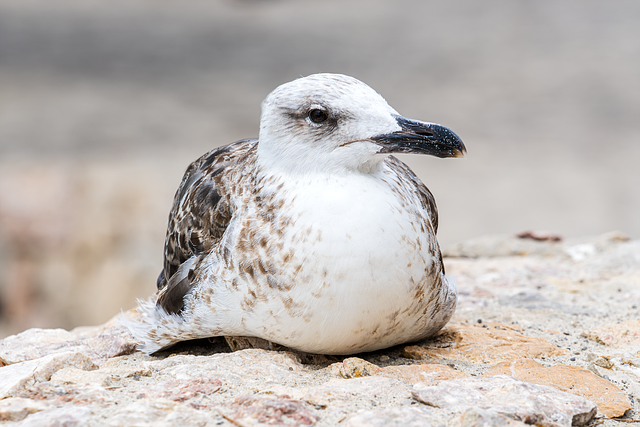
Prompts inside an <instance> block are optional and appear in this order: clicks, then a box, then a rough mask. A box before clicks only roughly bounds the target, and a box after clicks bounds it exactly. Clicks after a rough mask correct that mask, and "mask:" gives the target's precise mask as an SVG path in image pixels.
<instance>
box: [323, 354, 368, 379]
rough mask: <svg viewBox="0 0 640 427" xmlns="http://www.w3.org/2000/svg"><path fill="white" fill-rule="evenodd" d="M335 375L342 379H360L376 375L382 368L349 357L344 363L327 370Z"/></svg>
mask: <svg viewBox="0 0 640 427" xmlns="http://www.w3.org/2000/svg"><path fill="white" fill-rule="evenodd" d="M327 369H328V370H329V371H330V372H331V373H333V374H334V375H338V376H341V377H342V378H360V377H368V376H370V375H375V374H377V373H379V372H380V367H379V366H376V365H374V364H373V363H370V362H367V361H366V360H362V359H360V358H359V357H349V358H347V359H344V360H343V361H342V362H338V363H334V364H332V365H330V366H329V367H328V368H327Z"/></svg>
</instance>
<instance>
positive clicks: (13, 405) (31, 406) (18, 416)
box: [0, 397, 50, 421]
mask: <svg viewBox="0 0 640 427" xmlns="http://www.w3.org/2000/svg"><path fill="white" fill-rule="evenodd" d="M49 406H50V405H49V404H48V403H46V402H41V401H38V400H32V399H24V398H21V397H10V398H8V399H4V400H0V421H20V420H23V419H25V418H26V417H27V415H29V414H34V413H36V412H40V411H43V410H45V409H47V408H49Z"/></svg>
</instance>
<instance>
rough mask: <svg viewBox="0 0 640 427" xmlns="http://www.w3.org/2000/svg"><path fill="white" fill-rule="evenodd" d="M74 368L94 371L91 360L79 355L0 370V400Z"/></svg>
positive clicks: (43, 358) (55, 355) (46, 358)
mask: <svg viewBox="0 0 640 427" xmlns="http://www.w3.org/2000/svg"><path fill="white" fill-rule="evenodd" d="M66 366H75V367H77V368H79V369H83V370H92V369H96V368H97V366H96V365H95V364H94V363H93V362H92V361H91V359H90V358H89V357H88V356H86V355H84V354H81V353H75V352H67V353H56V354H52V355H50V356H46V357H42V358H40V359H36V360H30V361H27V362H22V363H16V364H14V365H9V366H4V367H2V368H0V399H4V398H5V397H10V396H14V395H15V393H17V392H19V391H21V390H22V389H24V387H25V386H27V385H28V384H33V383H36V382H41V381H48V380H49V379H50V378H51V376H52V375H53V374H54V373H55V372H56V371H58V370H60V369H62V368H64V367H66Z"/></svg>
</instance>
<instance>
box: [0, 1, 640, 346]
mask: <svg viewBox="0 0 640 427" xmlns="http://www.w3.org/2000/svg"><path fill="white" fill-rule="evenodd" d="M639 23H640V2H638V1H635V0H629V1H624V0H607V1H590V0H575V1H571V0H539V1H535V2H533V1H526V0H519V1H514V0H499V1H495V0H485V1H482V2H479V1H476V0H448V1H423V0H395V1H393V2H390V1H381V0H380V1H374V0H368V1H352V2H344V1H341V0H324V1H321V2H311V1H294V0H271V1H269V0H251V1H250V0H220V1H210V0H206V1H205V0H203V1H193V0H183V1H180V2H173V1H161V0H111V1H95V0H56V1H55V2H53V1H50V0H40V1H33V0H15V1H10V0H0V338H2V337H4V336H6V335H8V334H11V333H16V332H19V331H21V330H23V329H25V328H28V327H63V328H72V327H74V326H78V325H91V324H99V323H102V322H104V321H106V320H107V319H109V318H110V317H112V316H113V315H114V314H116V313H118V312H119V310H120V309H121V308H122V309H124V310H126V309H129V308H132V307H133V306H134V305H135V298H136V297H139V298H143V297H147V296H148V295H151V294H152V293H153V292H154V290H155V279H156V277H157V275H158V273H159V272H160V269H161V263H162V247H163V242H164V233H165V226H166V219H167V214H168V211H169V208H170V206H171V202H172V198H173V194H174V192H175V190H176V188H177V186H178V184H179V182H180V178H181V176H182V173H183V172H184V170H185V168H186V167H187V165H188V163H189V162H190V161H191V160H194V159H195V158H197V157H198V156H200V155H201V154H203V153H204V152H206V151H208V150H209V149H211V148H213V147H216V146H219V145H223V144H226V143H229V142H232V141H235V140H237V139H241V138H246V137H255V136H257V134H258V123H259V116H260V102H261V101H262V99H264V97H265V96H266V95H267V94H268V93H269V92H270V91H271V90H272V89H274V88H275V87H276V86H278V85H279V84H281V83H284V82H287V81H290V80H292V79H294V78H296V77H299V76H301V75H308V74H312V73H316V72H336V73H345V74H349V75H352V76H354V77H357V78H359V79H360V80H363V81H364V82H366V83H368V84H369V85H370V86H372V87H373V88H374V89H376V90H377V91H378V92H380V93H381V94H382V95H383V96H384V97H385V98H386V99H387V101H388V102H389V103H390V104H391V105H392V106H393V107H394V108H395V109H396V110H398V111H399V112H400V113H401V114H403V115H405V116H408V117H412V118H415V119H421V120H425V121H432V122H437V123H441V124H443V125H445V126H448V127H450V128H451V129H453V130H454V131H455V132H456V133H458V135H460V136H461V137H462V139H463V140H464V142H465V143H466V145H467V148H468V156H467V158H466V159H464V160H460V159H445V160H443V159H436V158H427V157H420V156H402V157H401V158H402V160H404V161H405V162H407V163H409V164H410V166H411V167H412V168H414V170H415V171H416V172H417V173H418V175H419V176H420V177H421V178H422V180H423V181H424V182H425V183H426V184H427V185H428V186H429V187H430V188H431V190H432V191H433V193H434V194H435V197H436V199H437V201H438V207H439V210H440V214H441V220H440V224H441V226H440V227H441V228H440V232H439V236H440V241H441V243H442V244H443V246H446V245H448V244H452V243H455V242H458V241H460V240H463V239H467V238H471V237H475V236H479V235H484V234H494V233H517V232H521V231H524V230H530V229H533V230H548V231H552V232H555V233H559V234H561V235H563V236H565V237H571V236H585V235H594V234H599V233H603V232H606V231H611V230H620V231H622V232H624V233H626V234H627V235H629V236H631V237H634V238H638V237H640V192H639V190H638V186H639V185H640V164H639V163H640V24H639Z"/></svg>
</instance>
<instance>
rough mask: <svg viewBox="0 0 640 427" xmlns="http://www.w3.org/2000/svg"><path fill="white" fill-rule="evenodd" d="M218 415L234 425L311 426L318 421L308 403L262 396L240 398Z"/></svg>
mask: <svg viewBox="0 0 640 427" xmlns="http://www.w3.org/2000/svg"><path fill="white" fill-rule="evenodd" d="M220 414H221V415H223V416H224V417H225V418H226V419H227V420H229V421H232V422H233V423H234V424H236V425H238V424H239V425H245V424H251V425H255V423H259V424H260V425H279V426H286V425H292V426H312V425H315V424H316V422H318V420H319V419H320V417H319V416H318V415H316V414H315V413H314V410H313V408H311V407H310V406H309V404H308V403H305V402H302V401H299V400H294V399H288V398H281V397H273V398H272V397H262V396H240V397H238V398H236V399H235V401H234V402H233V403H232V404H231V405H230V406H228V407H227V408H225V409H224V410H221V411H220Z"/></svg>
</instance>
